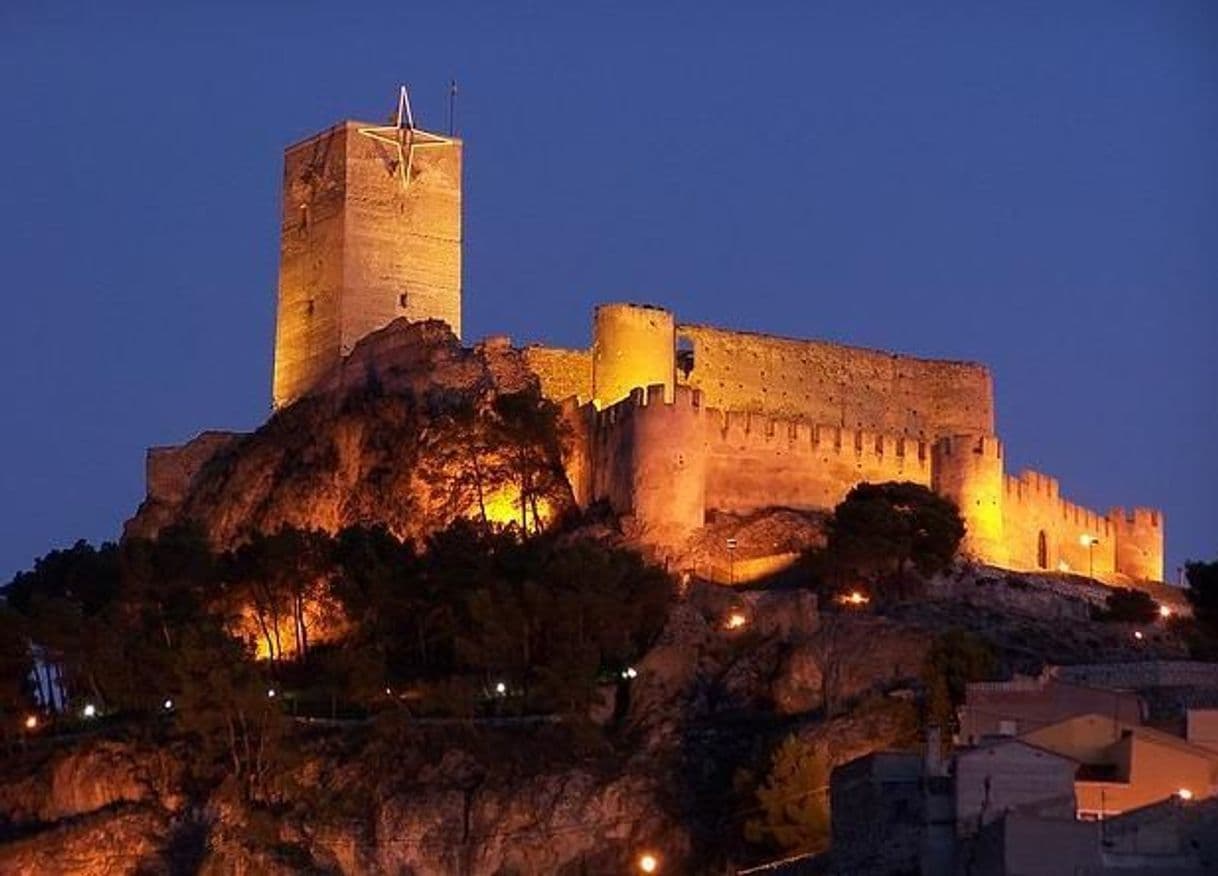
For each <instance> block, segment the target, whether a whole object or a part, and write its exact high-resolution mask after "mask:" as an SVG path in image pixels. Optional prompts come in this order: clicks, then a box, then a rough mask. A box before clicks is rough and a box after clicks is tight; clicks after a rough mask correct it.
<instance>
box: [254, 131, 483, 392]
mask: <svg viewBox="0 0 1218 876" xmlns="http://www.w3.org/2000/svg"><path fill="white" fill-rule="evenodd" d="M363 127H369V125H368V123H361V122H350V121H348V122H342V123H340V124H338V125H335V126H334V127H332V128H330V129H328V130H326V131H324V132H322V133H320V134H317V135H316V136H313V137H310V138H309V139H307V140H304V141H302V142H301V143H297V144H295V145H293V146H290V147H288V149H287V150H286V151H285V153H284V178H283V204H282V219H281V232H280V263H279V297H278V312H277V315H276V335H275V369H274V385H273V398H274V403H275V405H276V407H282V406H283V405H285V404H290V403H291V402H292V401H295V400H296V399H297V398H299V397H301V396H302V395H305V394H306V393H308V392H309V391H311V390H312V389H313V388H314V387H315V386H316V385H317V383H318V381H319V380H321V379H322V378H324V377H325V376H326V375H327V374H328V373H329V372H330V370H331V369H332V368H333V367H334V366H336V365H337V364H338V361H339V359H340V358H341V357H342V356H345V355H346V354H347V353H349V352H350V351H351V349H352V348H353V347H354V346H355V344H356V342H357V341H359V340H360V339H361V338H363V337H365V336H366V335H368V334H370V333H371V332H373V331H376V330H377V329H379V328H382V327H384V326H385V325H388V324H389V323H390V322H392V321H393V320H394V319H396V318H398V317H405V318H407V319H409V320H411V321H412V322H418V321H424V320H428V319H438V320H441V321H442V322H444V323H446V324H447V325H448V326H449V327H450V328H451V329H452V330H453V332H454V333H455V334H456V335H457V336H458V337H460V334H461V143H460V141H452V142H451V143H446V144H444V145H440V146H430V147H426V148H420V149H415V150H414V154H413V160H412V162H411V167H412V172H411V175H410V183H409V185H408V186H406V187H405V188H403V186H402V183H401V178H400V175H399V173H400V171H399V168H398V164H399V162H398V158H397V150H396V149H395V148H394V147H392V146H390V145H389V144H386V143H381V142H378V141H376V140H373V139H371V138H369V137H367V136H365V135H364V134H361V133H360V129H361V128H363Z"/></svg>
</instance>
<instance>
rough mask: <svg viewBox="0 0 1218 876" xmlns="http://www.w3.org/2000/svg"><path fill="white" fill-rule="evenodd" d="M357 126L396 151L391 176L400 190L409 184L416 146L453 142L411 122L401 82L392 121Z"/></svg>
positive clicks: (422, 147)
mask: <svg viewBox="0 0 1218 876" xmlns="http://www.w3.org/2000/svg"><path fill="white" fill-rule="evenodd" d="M357 130H358V131H359V133H360V134H363V135H364V136H365V137H368V138H369V139H372V140H376V141H377V142H378V143H384V144H385V145H387V146H389V147H390V148H392V149H393V151H394V152H395V153H396V154H397V159H398V160H397V168H396V170H395V171H394V176H396V177H397V178H398V180H399V181H400V182H401V184H402V190H403V191H405V190H406V189H407V188H409V186H410V171H411V168H412V167H413V165H414V151H415V150H416V149H429V148H433V147H436V146H447V145H448V144H450V143H452V142H453V140H452V138H451V137H441V136H440V135H439V134H432V133H431V132H430V131H424V130H423V129H422V128H416V127H415V126H414V113H413V112H411V110H410V92H409V91H408V90H407V88H406V86H405V85H403V86H401V87H400V88H399V89H398V109H397V116H396V118H395V120H394V123H393V124H392V125H381V126H379V127H375V128H359V129H357Z"/></svg>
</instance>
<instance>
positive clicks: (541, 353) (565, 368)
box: [524, 346, 592, 404]
mask: <svg viewBox="0 0 1218 876" xmlns="http://www.w3.org/2000/svg"><path fill="white" fill-rule="evenodd" d="M524 361H525V362H526V363H527V364H528V366H529V368H531V369H532V370H533V373H534V374H536V375H537V379H538V380H540V381H541V392H542V395H544V396H545V397H546V398H548V399H552V400H554V401H564V400H566V399H569V398H574V399H576V400H577V401H578V402H579V403H580V404H587V403H588V402H590V401H592V352H591V351H590V350H567V349H563V348H561V347H543V346H531V347H525V348H524Z"/></svg>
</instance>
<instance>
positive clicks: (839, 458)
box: [706, 408, 931, 513]
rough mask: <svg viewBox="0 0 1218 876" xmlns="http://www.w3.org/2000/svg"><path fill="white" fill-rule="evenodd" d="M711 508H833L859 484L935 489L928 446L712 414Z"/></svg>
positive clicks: (802, 424)
mask: <svg viewBox="0 0 1218 876" xmlns="http://www.w3.org/2000/svg"><path fill="white" fill-rule="evenodd" d="M706 427H707V448H708V464H707V487H706V502H707V507H708V508H713V509H716V510H719V511H731V512H734V513H747V512H749V511H754V510H757V509H759V508H765V507H770V506H787V507H791V508H799V509H825V508H832V507H833V506H835V505H836V504H837V503H838V502H840V501H841V500H842V499H843V498H845V495H846V493H848V492H849V491H850V489H851V487H853V486H855V485H856V484H858V483H860V482H862V481H870V482H873V483H874V482H882V481H913V482H915V483H919V484H924V485H927V486H929V485H930V475H931V469H930V453H929V448H928V445H927V444H926V442H925V441H921V440H919V439H917V438H908V437H905V436H903V435H885V434H882V433H878V432H874V431H871V430H867V429H843V428H840V427H838V426H816V425H810V424H808V423H806V422H800V421H795V420H781V419H774V418H772V417H769V416H765V415H762V414H756V413H747V412H744V413H740V412H736V411H727V412H725V411H720V410H716V409H714V408H708V410H707V419H706Z"/></svg>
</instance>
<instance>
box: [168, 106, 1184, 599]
mask: <svg viewBox="0 0 1218 876" xmlns="http://www.w3.org/2000/svg"><path fill="white" fill-rule="evenodd" d="M402 99H403V101H404V100H405V95H404V94H403V98H402ZM398 317H406V318H407V319H409V320H412V321H413V320H423V319H436V320H441V321H443V322H445V323H447V324H448V325H449V326H450V327H451V328H452V330H453V331H454V332H455V333H457V334H458V336H459V335H460V329H461V143H460V141H458V140H456V139H454V138H451V137H441V136H439V135H434V134H429V133H427V132H424V131H421V130H419V129H416V128H414V126H413V121H412V120H411V119H410V117H409V105H408V103H407V104H406V112H405V114H403V112H402V105H401V104H399V112H398V120H397V124H396V125H391V126H384V127H374V126H371V125H368V124H364V123H356V122H344V123H341V124H339V125H336V126H335V127H333V128H330V129H329V130H327V131H324V132H322V133H321V134H318V135H316V136H314V137H311V138H309V139H307V140H305V141H303V142H301V143H298V144H296V145H294V146H291V147H289V148H288V149H287V151H286V154H285V160H284V190H283V222H282V228H281V260H280V280H279V306H278V321H277V327H276V328H277V330H276V343H275V368H274V403H275V405H276V406H282V405H287V404H290V403H291V402H293V401H295V400H296V399H298V398H300V397H301V396H304V395H307V394H308V393H309V392H310V391H311V390H312V389H314V388H315V387H317V386H319V385H320V384H321V383H322V382H323V381H324V378H325V377H326V376H327V375H328V374H330V373H331V372H333V371H334V369H336V368H337V367H338V366H339V364H340V362H341V360H342V358H343V357H344V356H345V355H346V354H347V353H349V352H350V350H351V348H352V346H353V345H354V344H355V342H356V341H358V340H359V339H360V338H362V337H364V336H365V335H367V334H369V333H370V332H372V331H374V330H376V329H379V328H381V327H383V326H385V325H387V324H388V323H389V322H391V321H392V320H394V319H396V318H398ZM523 355H524V356H525V359H526V362H527V363H528V365H529V367H530V369H531V370H532V371H533V372H534V373H535V374H536V375H537V377H538V379H539V381H540V385H541V388H542V391H543V392H544V394H545V395H546V396H547V397H549V398H551V399H553V400H555V401H559V402H562V403H563V405H564V411H565V412H566V415H567V417H568V419H569V421H570V422H571V424H572V426H573V433H574V435H575V441H574V446H573V447H572V449H571V452H570V454H569V459H568V474H569V477H570V480H571V483H572V486H573V488H574V491H575V495H576V498H577V500H578V501H579V502H580V504H582V505H587V504H590V503H592V502H596V501H602V500H603V501H607V502H608V503H609V504H610V506H611V507H612V508H613V509H614V510H615V511H616V512H617V513H618V514H620V515H622V516H623V517H624V518H627V519H629V521H630V523H631V526H632V528H633V531H635V532H637V533H638V534H639V535H640V537H641V538H642V539H644V540H645V541H648V542H650V543H652V544H654V545H657V546H659V547H668V548H671V547H675V546H676V545H678V544H680V543H681V542H682V541H683V540H684V539H685V538H686V537H687V536H689V535H690V534H692V533H693V532H695V531H696V530H698V529H699V528H700V527H701V526H702V525H703V524H704V522H705V521H706V519H707V515H708V513H710V512H714V511H723V512H734V513H744V512H750V511H755V510H758V509H761V508H765V507H772V506H785V507H790V508H796V509H809V510H812V509H831V508H832V507H833V506H834V505H835V504H836V503H838V502H839V501H841V499H842V498H843V497H844V496H845V495H846V493H847V492H848V491H849V490H850V488H851V487H853V486H854V485H855V484H857V483H859V482H862V481H872V482H876V481H887V480H905V481H914V482H916V483H920V484H924V485H926V486H928V487H930V488H931V489H933V490H935V491H936V492H938V493H939V494H941V495H943V496H946V497H948V498H950V499H952V500H953V501H955V502H956V503H957V505H958V506H959V507H960V511H961V514H962V515H963V517H964V519H965V522H966V524H967V535H966V539H965V544H964V550H965V551H966V552H967V553H968V554H970V555H971V556H972V557H974V558H975V559H977V560H979V561H983V562H986V563H990V564H993V565H996V566H1002V567H1008V568H1013V569H1021V570H1035V569H1046V570H1052V571H1057V570H1071V571H1076V572H1084V573H1085V572H1087V571H1088V570H1093V571H1094V573H1095V575H1096V576H1102V577H1104V578H1106V579H1108V580H1120V578H1122V577H1127V578H1132V579H1141V580H1152V581H1160V580H1162V578H1163V521H1162V517H1161V515H1160V514H1159V512H1158V511H1155V510H1151V509H1146V508H1136V509H1134V510H1133V511H1130V512H1127V511H1125V510H1123V509H1121V508H1114V509H1112V510H1110V511H1109V512H1108V513H1106V514H1101V513H1099V512H1097V511H1093V510H1089V509H1087V508H1083V507H1080V506H1079V505H1076V504H1074V503H1072V502H1070V501H1068V500H1066V499H1064V498H1063V497H1062V495H1061V492H1060V487H1059V484H1058V482H1057V480H1056V479H1054V478H1052V477H1050V476H1049V475H1046V474H1041V473H1039V472H1034V471H1024V472H1021V473H1019V474H1018V475H1012V474H1008V473H1007V471H1006V469H1005V464H1004V459H1003V447H1002V442H1001V441H1000V440H999V438H998V437H997V434H996V427H995V423H994V398H993V384H992V380H991V377H990V373H989V371H988V370H987V369H986V368H985V367H984V366H983V365H979V364H976V363H970V362H953V361H943V360H934V359H920V358H915V357H911V356H904V355H897V354H893V353H887V352H882V351H878V350H866V349H860V348H856V347H849V346H844V345H841V344H833V343H827V342H823V341H808V340H792V339H787V338H780V337H773V336H769V335H761V334H754V333H748V332H737V331H731V330H727V329H722V328H715V327H711V326H705V325H697V324H686V323H680V322H678V321H677V320H676V318H675V317H674V315H673V314H672V313H671V312H669V311H667V310H664V309H662V308H658V307H651V306H643V305H636V304H605V305H602V306H600V307H598V308H597V309H596V313H595V317H594V320H593V330H592V339H591V345H590V347H588V348H587V349H580V350H567V349H558V348H552V347H546V346H532V347H528V348H526V349H525V350H524V351H523ZM192 452H197V448H196V451H192ZM154 454H155V455H154V456H153V457H150V491H154V490H155V485H154V484H153V483H151V481H152V480H153V479H152V478H151V474H152V473H153V472H154V467H155V469H156V471H160V470H162V469H164V470H168V469H166V466H169V467H171V468H172V467H173V466H175V465H178V466H179V467H181V466H186V467H187V468H189V469H190V470H192V471H193V470H194V469H195V468H196V467H197V464H196V463H195V462H190V461H188V460H185V458H184V457H183V458H182V459H179V458H178V456H176V455H175V452H173V451H168V450H159V451H154ZM174 471H175V472H176V469H175V470H174ZM174 478H176V481H183V478H187V479H188V478H189V472H187V473H185V474H183V473H181V472H177V473H176V474H174Z"/></svg>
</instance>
